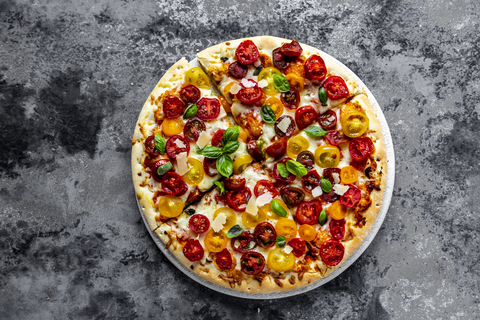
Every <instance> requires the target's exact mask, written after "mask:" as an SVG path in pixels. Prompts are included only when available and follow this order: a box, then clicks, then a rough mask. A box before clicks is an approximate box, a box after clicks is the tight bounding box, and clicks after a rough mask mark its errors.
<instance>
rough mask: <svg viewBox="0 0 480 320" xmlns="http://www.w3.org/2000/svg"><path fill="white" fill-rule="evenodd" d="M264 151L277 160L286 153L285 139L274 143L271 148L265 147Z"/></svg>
mask: <svg viewBox="0 0 480 320" xmlns="http://www.w3.org/2000/svg"><path fill="white" fill-rule="evenodd" d="M265 151H266V152H267V153H268V155H269V156H271V157H274V158H279V157H281V156H283V155H284V154H285V152H286V151H287V138H285V137H282V138H280V139H278V140H277V141H275V142H274V143H273V144H272V145H271V146H269V147H267V148H266V149H265Z"/></svg>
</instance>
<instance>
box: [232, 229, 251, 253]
mask: <svg viewBox="0 0 480 320" xmlns="http://www.w3.org/2000/svg"><path fill="white" fill-rule="evenodd" d="M230 245H231V246H232V249H233V250H234V251H236V252H238V253H245V252H247V251H249V250H253V249H254V248H255V247H256V246H257V243H256V242H255V241H254V240H253V235H252V234H251V233H250V231H243V232H242V234H241V235H239V236H237V237H235V238H233V239H232V240H231V242H230Z"/></svg>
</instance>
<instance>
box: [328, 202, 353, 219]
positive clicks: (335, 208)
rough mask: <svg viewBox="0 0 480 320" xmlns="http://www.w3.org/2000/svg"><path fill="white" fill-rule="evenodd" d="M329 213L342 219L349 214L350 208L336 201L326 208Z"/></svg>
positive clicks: (335, 217) (334, 217)
mask: <svg viewBox="0 0 480 320" xmlns="http://www.w3.org/2000/svg"><path fill="white" fill-rule="evenodd" d="M325 211H326V212H327V214H328V215H329V216H330V217H332V219H334V220H342V219H344V218H345V217H346V216H347V213H348V210H347V208H345V207H344V206H342V205H341V204H340V200H339V201H335V202H334V203H332V204H331V205H330V206H329V207H328V208H326V209H325Z"/></svg>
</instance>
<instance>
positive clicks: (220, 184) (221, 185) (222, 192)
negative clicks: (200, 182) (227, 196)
mask: <svg viewBox="0 0 480 320" xmlns="http://www.w3.org/2000/svg"><path fill="white" fill-rule="evenodd" d="M213 184H214V185H216V186H217V187H218V189H220V194H221V195H223V194H224V193H225V187H224V186H223V183H221V182H220V181H214V182H213Z"/></svg>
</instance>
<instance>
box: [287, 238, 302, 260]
mask: <svg viewBox="0 0 480 320" xmlns="http://www.w3.org/2000/svg"><path fill="white" fill-rule="evenodd" d="M287 244H288V245H289V246H290V247H292V248H293V250H292V253H293V255H294V256H295V257H297V258H300V257H301V256H303V255H304V254H305V251H306V246H305V241H303V240H302V239H299V238H295V239H292V240H290V241H288V243H287Z"/></svg>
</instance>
